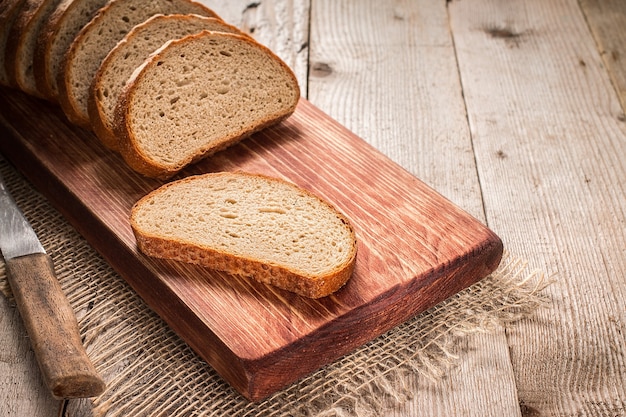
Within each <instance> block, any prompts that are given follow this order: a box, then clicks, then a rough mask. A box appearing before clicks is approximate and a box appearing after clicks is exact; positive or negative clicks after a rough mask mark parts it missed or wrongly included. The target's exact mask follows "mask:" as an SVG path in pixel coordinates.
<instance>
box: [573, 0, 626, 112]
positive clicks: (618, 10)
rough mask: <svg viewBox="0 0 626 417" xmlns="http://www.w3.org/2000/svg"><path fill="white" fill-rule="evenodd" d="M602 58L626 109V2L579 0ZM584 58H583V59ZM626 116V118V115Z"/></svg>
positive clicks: (623, 107) (624, 109)
mask: <svg viewBox="0 0 626 417" xmlns="http://www.w3.org/2000/svg"><path fill="white" fill-rule="evenodd" d="M579 2H580V7H581V8H582V11H583V13H584V15H585V18H586V20H587V23H588V24H589V28H590V29H591V32H592V33H593V35H594V38H595V40H596V43H597V44H598V49H599V51H600V55H601V56H602V61H603V62H604V65H606V68H607V70H608V73H609V76H610V77H611V80H612V81H613V86H614V87H615V90H616V91H617V95H618V97H619V99H620V102H621V104H622V111H623V112H624V113H626V47H624V45H626V29H625V28H626V2H624V1H622V0H594V1H590V0H579ZM582 62H584V61H581V63H582ZM624 117H625V120H626V116H624Z"/></svg>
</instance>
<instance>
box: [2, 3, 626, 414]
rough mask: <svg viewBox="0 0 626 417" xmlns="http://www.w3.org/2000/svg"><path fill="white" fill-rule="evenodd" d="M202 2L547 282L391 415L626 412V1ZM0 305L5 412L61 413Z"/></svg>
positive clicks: (11, 314) (10, 312) (11, 316)
mask: <svg viewBox="0 0 626 417" xmlns="http://www.w3.org/2000/svg"><path fill="white" fill-rule="evenodd" d="M206 4H208V5H209V6H210V7H212V8H213V9H214V10H216V11H217V12H218V13H219V14H220V15H221V16H222V17H223V18H224V19H225V20H227V21H228V22H230V23H233V24H235V25H238V26H240V27H241V28H243V29H245V30H247V31H248V32H250V33H252V34H253V36H254V37H255V38H257V39H258V40H259V41H261V42H263V43H265V44H266V45H268V46H270V47H271V48H272V49H273V50H274V51H276V52H277V53H278V54H279V55H280V56H281V57H283V58H284V59H285V60H286V62H287V63H288V64H289V65H290V66H291V67H292V68H293V69H294V70H295V72H296V74H297V76H298V78H299V80H300V83H301V86H302V91H303V94H304V95H305V96H306V97H308V99H309V100H310V101H311V102H312V103H314V104H315V105H316V106H318V107H319V108H321V109H322V110H324V111H325V112H327V113H328V114H330V115H331V116H332V117H334V118H335V119H337V120H338V121H339V122H340V123H342V124H343V125H345V126H346V127H348V128H349V129H351V130H352V131H354V132H355V133H356V134H357V135H359V136H360V137H362V138H363V139H365V140H366V141H368V142H369V143H371V144H372V145H373V146H374V147H376V148H378V149H379V150H381V151H382V152H383V153H385V154H386V155H388V156H389V157H390V158H392V159H393V160H394V161H395V162H397V163H398V164H400V165H402V166H403V167H404V168H406V169H407V170H409V171H410V172H411V173H413V174H414V175H415V176H417V177H418V178H420V179H422V180H423V181H425V182H426V183H427V184H429V185H430V186H432V187H433V188H434V189H436V190H437V191H439V192H441V193H442V194H444V195H445V196H446V197H448V198H449V199H450V200H452V201H453V202H455V203H456V204H457V205H459V206H461V207H462V208H464V209H465V210H467V211H468V212H469V213H470V214H472V215H474V216H475V217H477V218H479V219H481V220H482V221H484V222H486V223H487V225H488V226H489V227H490V228H491V229H492V230H494V231H495V232H496V233H497V234H498V235H499V236H500V237H501V238H502V239H503V241H504V245H505V247H506V248H508V250H509V251H510V252H511V253H513V254H515V255H516V256H519V257H522V258H525V259H527V260H528V261H529V265H530V267H532V268H539V269H541V270H543V271H545V272H546V273H547V274H548V275H549V276H553V277H554V279H555V283H554V284H553V285H551V286H550V287H548V288H547V290H546V292H547V293H548V294H549V296H550V297H551V298H552V300H553V303H552V305H551V306H550V308H548V309H542V310H540V311H539V312H538V314H537V315H536V316H534V317H532V318H530V319H527V320H523V321H521V322H518V323H516V324H514V325H511V326H509V327H507V328H506V329H504V328H501V329H498V330H497V331H495V332H493V333H491V334H477V335H473V336H470V337H468V338H467V339H466V340H465V342H464V343H466V344H467V346H466V347H465V349H464V350H465V353H464V356H463V358H462V361H461V365H460V367H459V368H457V369H454V370H453V371H452V372H451V374H450V375H449V376H448V377H447V378H445V379H444V380H442V381H440V382H439V383H437V384H435V385H434V386H430V387H428V389H423V390H418V391H417V392H416V393H415V398H414V399H413V400H412V401H411V402H410V403H408V404H406V405H405V406H404V407H403V408H402V409H398V410H396V411H393V412H391V413H390V415H396V416H400V415H424V416H452V415H462V416H470V415H471V416H539V415H541V416H574V415H576V416H626V388H625V387H626V343H625V342H626V116H625V111H626V29H625V28H626V2H624V1H623V0H597V1H595V2H592V1H590V0H579V1H576V0H555V1H544V0H515V1H513V0H512V1H496V0H451V1H445V0H439V1H432V0H415V1H392V2H383V1H377V0H361V1H336V0H319V1H315V2H311V1H305V0H302V1H281V0H274V1H263V2H246V1H239V0H237V1H225V0H220V1H218V0H210V1H209V0H207V1H206ZM0 310H1V312H0V373H1V374H3V375H2V377H1V381H2V384H3V385H0V389H2V390H10V391H11V392H14V395H15V401H14V402H13V401H12V402H11V403H10V404H0V415H3V416H4V415H11V416H53V415H57V411H58V403H57V402H55V401H53V400H51V399H50V398H49V396H48V394H47V393H46V392H44V391H43V390H42V391H41V392H31V391H29V388H27V387H30V385H29V384H28V383H27V381H28V380H29V379H32V374H33V373H35V372H37V368H36V365H35V364H34V363H32V355H29V354H28V350H29V347H28V344H27V343H25V341H24V337H25V335H24V334H23V333H22V334H17V335H16V334H15V332H16V329H18V330H17V331H22V332H23V329H22V330H20V327H19V325H17V324H15V322H16V321H18V319H17V318H16V317H17V313H16V312H15V310H14V309H13V308H11V307H9V306H8V304H7V303H6V301H5V300H4V299H2V301H1V302H0ZM7 352H9V353H7ZM29 361H31V362H29ZM12 362H20V364H19V366H15V364H14V363H12ZM6 372H9V373H11V374H10V376H9V377H8V379H7V377H5V375H6V374H5V373H6Z"/></svg>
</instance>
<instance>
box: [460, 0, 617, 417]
mask: <svg viewBox="0 0 626 417" xmlns="http://www.w3.org/2000/svg"><path fill="white" fill-rule="evenodd" d="M450 15H451V27H452V32H453V34H454V41H455V45H456V50H457V56H458V61H459V69H460V74H461V79H462V83H463V91H464V94H465V99H466V103H467V109H468V118H469V121H470V127H471V132H472V138H473V143H474V150H475V155H476V161H477V166H478V172H479V176H480V178H481V185H482V190H483V196H484V203H485V208H486V214H487V220H488V222H489V224H490V226H491V227H493V228H494V229H495V230H496V231H498V232H499V233H501V235H502V236H503V238H504V241H505V245H506V246H507V247H509V248H510V249H511V250H512V251H513V252H515V253H519V254H520V255H522V256H525V257H526V258H528V259H529V261H530V263H531V265H532V266H535V267H538V268H541V269H543V270H546V271H547V272H548V273H550V274H555V275H556V276H557V278H558V280H557V283H556V284H554V285H552V286H551V287H549V290H548V291H549V294H550V295H551V297H552V298H553V300H554V301H553V304H552V308H551V309H550V310H543V311H541V312H540V314H539V315H538V317H536V318H534V319H532V320H527V321H525V322H522V323H520V324H519V325H516V326H513V327H512V328H511V329H510V330H508V332H507V335H508V340H509V344H510V351H511V357H512V361H513V366H514V369H515V376H516V381H517V386H518V390H519V398H520V404H522V406H523V409H524V410H525V412H526V413H527V414H530V415H546V416H556V415H559V416H561V415H577V416H597V415H614V414H615V415H623V414H624V410H625V406H626V403H625V398H626V391H625V388H624V387H626V343H625V342H626V340H625V335H626V331H625V330H626V302H625V298H626V283H625V281H624V279H623V277H624V276H625V275H626V256H625V254H626V253H625V249H624V248H626V213H625V211H624V208H625V207H626V185H625V184H626V160H625V159H624V155H626V124H625V123H624V121H623V118H622V117H621V114H622V110H621V108H620V105H619V102H618V99H617V96H616V94H615V90H614V88H613V86H612V85H611V82H610V80H609V77H608V75H607V73H606V72H605V69H604V67H603V62H602V58H601V55H600V53H599V52H598V50H597V48H596V44H595V42H594V39H593V37H592V36H591V34H590V32H589V29H588V27H587V25H586V23H585V20H584V16H583V14H582V12H581V10H580V8H579V6H578V3H577V2H576V1H571V0H561V1H551V2H545V1H541V0H528V1H510V2H501V1H494V0H473V1H466V0H463V1H453V2H452V3H450Z"/></svg>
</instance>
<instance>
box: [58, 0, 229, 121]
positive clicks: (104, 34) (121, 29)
mask: <svg viewBox="0 0 626 417" xmlns="http://www.w3.org/2000/svg"><path fill="white" fill-rule="evenodd" d="M155 14H198V15H201V16H207V17H217V15H216V14H215V13H214V12H213V11H212V10H210V9H209V8H207V7H206V6H204V5H202V4H201V3H197V2H194V1H192V0H112V1H111V2H109V3H107V5H106V6H104V7H103V8H101V9H100V10H99V11H98V13H97V14H96V16H95V17H94V18H93V19H92V20H91V21H90V22H89V23H88V24H87V25H86V26H85V27H84V28H83V29H82V30H81V31H80V32H79V33H78V35H77V36H76V39H75V40H74V41H73V42H72V45H71V46H70V49H69V50H68V52H67V53H66V54H65V57H64V61H63V64H62V70H61V71H60V72H59V74H58V77H59V79H58V80H57V82H58V87H59V104H61V108H62V109H63V112H64V113H65V115H66V116H67V118H68V119H69V120H70V121H71V122H72V123H74V124H76V125H78V126H81V127H83V128H86V129H90V124H89V113H88V110H87V102H88V97H89V89H90V88H91V85H92V82H93V79H94V77H95V75H96V72H97V71H98V68H99V67H100V64H101V63H102V60H103V59H104V58H105V57H106V55H107V54H108V53H109V51H110V50H111V49H113V47H114V46H115V45H117V43H118V42H119V41H120V40H122V38H123V37H124V36H125V35H126V34H127V33H128V32H129V31H130V30H131V29H132V28H133V27H134V26H136V25H137V24H139V23H141V22H144V21H145V20H147V19H148V18H150V17H152V16H154V15H155Z"/></svg>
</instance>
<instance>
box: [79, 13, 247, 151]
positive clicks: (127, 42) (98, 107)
mask: <svg viewBox="0 0 626 417" xmlns="http://www.w3.org/2000/svg"><path fill="white" fill-rule="evenodd" d="M203 30H213V31H221V32H229V33H238V34H242V32H241V31H240V30H239V29H237V28H236V27H234V26H231V25H229V24H227V23H225V22H224V21H222V20H221V19H216V18H214V17H204V16H198V15H156V16H153V17H151V18H150V19H148V20H146V21H145V22H143V23H141V24H139V25H137V26H135V27H134V28H133V29H132V30H131V31H130V32H129V33H128V34H127V35H126V36H125V37H124V39H122V41H120V42H119V43H118V44H117V45H116V46H115V47H114V48H113V49H112V50H111V52H109V54H108V55H107V56H106V58H105V59H104V61H102V64H101V65H100V68H99V69H98V72H97V73H96V76H95V78H94V81H93V85H92V87H91V91H90V94H89V102H88V110H89V120H90V121H91V128H92V129H93V131H94V133H95V134H96V136H97V137H98V138H99V139H100V141H101V142H102V143H103V144H104V145H105V146H106V147H108V148H109V149H112V150H117V149H118V148H119V144H118V138H117V136H116V135H115V133H114V132H113V123H114V120H113V119H114V113H115V107H116V105H117V102H118V98H119V96H120V93H121V91H122V89H123V88H124V86H125V85H126V82H127V81H128V79H129V78H130V76H131V74H132V73H133V71H134V70H135V69H136V68H137V67H138V66H139V65H141V64H142V63H143V62H144V61H145V60H146V59H147V58H148V57H149V56H150V54H151V53H153V52H154V51H156V50H157V49H158V48H160V47H161V46H163V45H164V44H165V43H166V42H167V41H169V40H171V39H180V38H183V37H185V36H187V35H191V34H194V33H198V32H201V31H203Z"/></svg>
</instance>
